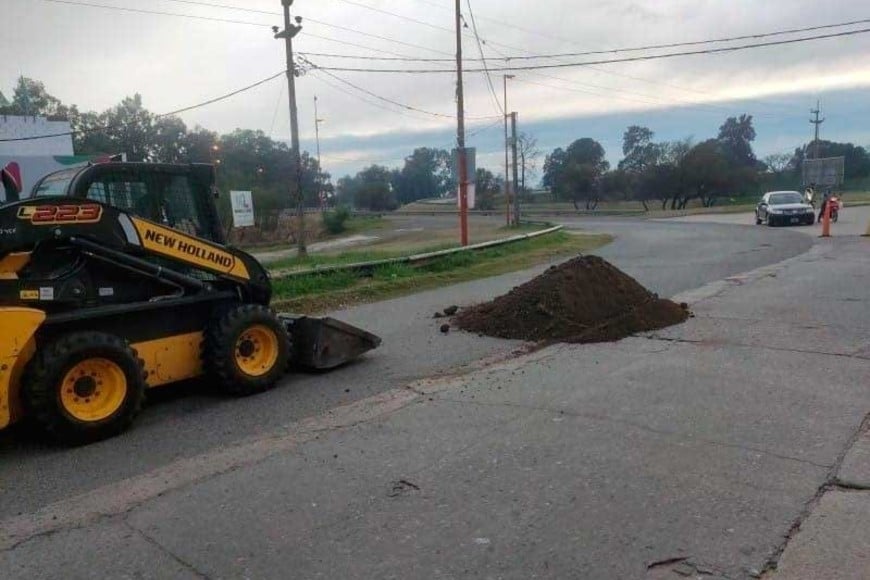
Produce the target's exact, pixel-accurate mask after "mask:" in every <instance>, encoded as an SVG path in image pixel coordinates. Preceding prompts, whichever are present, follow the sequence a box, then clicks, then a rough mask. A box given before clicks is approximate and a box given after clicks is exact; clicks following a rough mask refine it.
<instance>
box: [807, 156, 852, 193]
mask: <svg viewBox="0 0 870 580" xmlns="http://www.w3.org/2000/svg"><path fill="white" fill-rule="evenodd" d="M845 170H846V158H845V157H825V158H823V159H804V162H803V166H802V176H801V177H802V181H803V185H809V184H811V183H815V184H816V185H817V186H828V187H834V186H837V185H842V183H843V177H844V175H845Z"/></svg>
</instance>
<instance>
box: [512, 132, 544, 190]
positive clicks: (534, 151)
mask: <svg viewBox="0 0 870 580" xmlns="http://www.w3.org/2000/svg"><path fill="white" fill-rule="evenodd" d="M517 153H518V154H519V162H520V191H526V174H528V175H529V178H532V177H533V176H534V175H536V174H537V170H538V158H539V157H540V156H541V150H540V149H538V140H537V139H535V137H533V136H532V135H529V134H528V133H520V134H519V135H518V136H517Z"/></svg>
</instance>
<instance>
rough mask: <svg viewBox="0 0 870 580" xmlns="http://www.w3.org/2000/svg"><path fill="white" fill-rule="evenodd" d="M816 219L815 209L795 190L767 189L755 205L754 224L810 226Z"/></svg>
mask: <svg viewBox="0 0 870 580" xmlns="http://www.w3.org/2000/svg"><path fill="white" fill-rule="evenodd" d="M815 221H816V214H815V209H813V206H811V205H810V204H808V203H806V202H805V201H804V196H803V195H801V194H800V193H798V192H797V191H769V192H767V193H765V194H764V196H763V197H762V198H761V201H759V202H758V205H757V206H755V224H756V225H760V224H762V223H766V224H767V225H769V226H776V225H782V226H787V225H799V224H805V225H808V226H811V225H813V224H814V223H815Z"/></svg>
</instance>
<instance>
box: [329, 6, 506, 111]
mask: <svg viewBox="0 0 870 580" xmlns="http://www.w3.org/2000/svg"><path fill="white" fill-rule="evenodd" d="M345 1H347V0H345ZM465 3H466V5H467V6H468V15H469V16H470V17H471V28H472V30H473V31H474V39H475V40H476V41H477V50H479V51H480V60H481V61H483V71H484V75H485V76H486V84H487V86H488V87H489V94H490V95H491V96H492V100H493V102H494V103H495V107H496V109H497V110H499V111H500V112H501V114H502V115H505V114H506V113H505V110H504V107H502V106H501V103H500V102H499V100H498V96H497V95H496V94H495V87H493V86H492V77H491V76H490V75H489V68H487V66H486V56H485V55H484V54H483V44H482V43H481V41H480V35H479V34H478V33H477V22H475V20H474V11H473V10H472V9H471V0H465Z"/></svg>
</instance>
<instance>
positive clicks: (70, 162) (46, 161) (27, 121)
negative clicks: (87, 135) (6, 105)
mask: <svg viewBox="0 0 870 580" xmlns="http://www.w3.org/2000/svg"><path fill="white" fill-rule="evenodd" d="M70 131H71V127H70V123H69V121H54V120H49V119H46V118H45V117H32V116H26V117H19V116H13V115H0V168H2V167H5V166H6V164H7V163H9V162H11V161H15V162H17V163H18V165H19V166H20V168H21V179H22V183H23V186H24V192H29V191H30V189H31V188H32V187H33V185H34V184H35V183H36V182H37V181H38V180H39V179H40V178H41V177H43V176H45V175H47V174H49V173H51V172H53V171H57V170H58V169H63V168H65V167H73V166H76V165H84V164H85V163H87V162H88V161H89V160H90V157H76V156H75V155H73V140H72V135H71V134H70ZM43 135H54V136H53V137H46V138H44V139H26V140H19V141H7V139H22V138H28V137H39V136H43ZM6 199H7V198H6V192H5V190H4V189H3V187H2V186H0V201H6Z"/></svg>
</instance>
